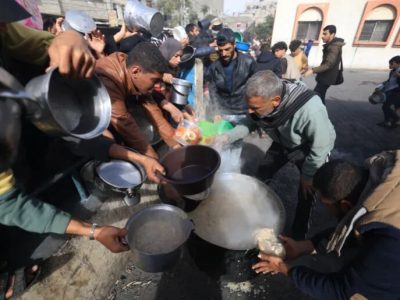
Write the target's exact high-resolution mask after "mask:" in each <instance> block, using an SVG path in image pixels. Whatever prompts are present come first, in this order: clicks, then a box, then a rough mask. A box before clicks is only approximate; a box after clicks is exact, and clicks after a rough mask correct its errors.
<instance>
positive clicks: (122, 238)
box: [119, 236, 129, 247]
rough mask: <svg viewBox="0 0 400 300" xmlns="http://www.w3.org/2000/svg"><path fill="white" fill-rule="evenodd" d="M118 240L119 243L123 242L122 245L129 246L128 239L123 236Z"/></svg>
mask: <svg viewBox="0 0 400 300" xmlns="http://www.w3.org/2000/svg"><path fill="white" fill-rule="evenodd" d="M119 240H120V242H121V244H123V245H124V246H128V247H129V243H128V240H127V239H126V237H125V236H123V237H121V238H119Z"/></svg>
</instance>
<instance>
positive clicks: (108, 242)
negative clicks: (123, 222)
mask: <svg viewBox="0 0 400 300" xmlns="http://www.w3.org/2000/svg"><path fill="white" fill-rule="evenodd" d="M127 233H128V231H127V230H126V229H125V228H117V227H114V226H101V227H97V228H96V230H95V231H94V239H95V240H96V241H99V242H100V243H102V244H103V246H104V247H106V248H107V249H108V250H110V251H111V252H113V253H119V252H124V251H128V250H129V247H128V246H126V245H124V244H123V243H122V242H121V240H122V238H123V237H125V236H126V235H127Z"/></svg>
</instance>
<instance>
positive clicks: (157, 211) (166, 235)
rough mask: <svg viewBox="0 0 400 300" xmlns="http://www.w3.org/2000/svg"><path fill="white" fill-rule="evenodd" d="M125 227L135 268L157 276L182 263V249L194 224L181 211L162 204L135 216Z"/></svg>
mask: <svg viewBox="0 0 400 300" xmlns="http://www.w3.org/2000/svg"><path fill="white" fill-rule="evenodd" d="M125 228H126V229H127V230H128V235H127V237H126V242H127V244H128V245H129V248H130V249H131V251H132V253H133V261H134V263H135V265H136V266H137V267H139V268H140V269H142V270H143V271H146V272H151V273H156V272H163V271H166V270H168V269H170V268H171V267H173V266H174V265H175V264H176V263H177V262H178V261H179V259H180V257H181V255H182V247H181V246H182V245H183V244H184V243H185V242H186V240H187V239H188V238H189V235H190V233H191V231H192V230H193V224H192V222H191V221H190V220H189V219H188V218H187V215H186V214H185V213H184V212H183V211H182V210H181V209H179V208H177V207H175V206H171V205H167V204H158V205H153V206H150V207H147V208H144V209H142V210H140V211H138V212H137V213H135V214H134V215H132V216H131V217H130V218H129V220H128V222H127V224H126V226H125Z"/></svg>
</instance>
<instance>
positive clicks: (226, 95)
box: [206, 28, 256, 116]
mask: <svg viewBox="0 0 400 300" xmlns="http://www.w3.org/2000/svg"><path fill="white" fill-rule="evenodd" d="M217 45H218V52H219V56H220V57H219V59H218V60H217V61H215V62H214V63H212V64H211V66H210V68H209V70H208V74H207V75H206V81H207V83H208V88H209V92H210V98H211V100H212V101H213V102H214V103H215V104H216V105H217V107H218V108H219V109H220V111H221V113H222V114H223V115H240V116H244V115H245V114H246V111H247V103H246V100H245V97H244V89H245V85H246V82H247V80H248V79H249V78H250V77H251V75H253V74H254V73H255V70H256V62H255V61H254V60H253V58H251V57H250V56H248V55H246V54H242V53H240V52H238V51H236V49H235V46H236V45H235V35H234V33H233V31H232V30H231V29H229V28H223V29H221V31H219V32H218V35H217Z"/></svg>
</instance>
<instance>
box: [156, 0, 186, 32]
mask: <svg viewBox="0 0 400 300" xmlns="http://www.w3.org/2000/svg"><path fill="white" fill-rule="evenodd" d="M157 7H158V9H159V10H160V12H161V13H162V14H163V15H164V18H165V20H166V23H167V25H168V26H169V27H174V26H177V25H182V26H185V25H186V24H183V23H184V20H187V17H189V18H190V16H191V14H192V12H193V8H192V2H191V0H179V1H177V0H158V1H157ZM182 8H184V9H183V10H182Z"/></svg>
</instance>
